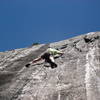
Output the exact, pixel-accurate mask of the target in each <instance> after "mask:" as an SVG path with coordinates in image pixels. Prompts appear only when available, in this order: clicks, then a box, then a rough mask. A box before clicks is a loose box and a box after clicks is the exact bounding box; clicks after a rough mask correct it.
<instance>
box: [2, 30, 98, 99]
mask: <svg viewBox="0 0 100 100" xmlns="http://www.w3.org/2000/svg"><path fill="white" fill-rule="evenodd" d="M48 47H53V48H57V49H59V50H61V51H63V52H64V55H63V56H61V57H59V58H56V59H55V62H56V63H57V64H58V67H57V68H54V69H52V68H51V67H46V66H45V63H44V62H43V61H39V62H38V63H36V64H33V65H31V66H30V67H29V68H26V67H25V64H27V63H28V62H30V61H32V59H35V58H37V57H38V56H39V55H41V54H42V53H43V52H44V51H45V50H46V49H47V48H48ZM0 100H100V32H91V33H88V34H85V35H81V36H78V37H75V38H71V39H68V40H64V41H60V42H55V43H51V44H46V45H45V44H42V45H36V46H32V47H28V48H23V49H16V50H12V51H6V52H0Z"/></svg>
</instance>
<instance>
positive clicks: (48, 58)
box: [26, 48, 64, 68]
mask: <svg viewBox="0 0 100 100" xmlns="http://www.w3.org/2000/svg"><path fill="white" fill-rule="evenodd" d="M63 54H64V53H63V52H61V51H59V50H56V49H54V48H48V49H47V50H46V51H45V53H44V54H42V55H41V56H40V57H38V58H36V59H34V60H33V61H32V62H30V63H28V64H26V67H29V66H30V65H31V64H33V63H36V62H37V61H40V60H42V59H43V60H45V62H47V63H49V64H50V66H51V68H56V67H57V64H56V63H55V61H54V58H55V56H57V55H59V56H61V55H63Z"/></svg>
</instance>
